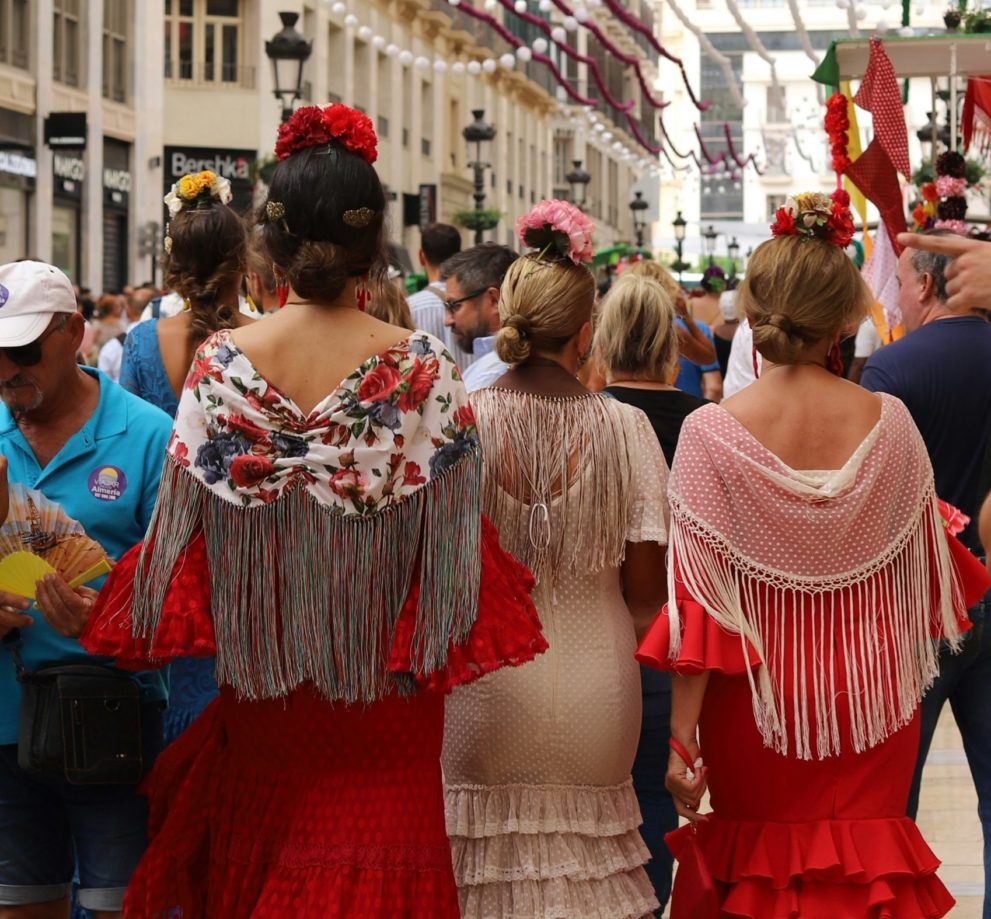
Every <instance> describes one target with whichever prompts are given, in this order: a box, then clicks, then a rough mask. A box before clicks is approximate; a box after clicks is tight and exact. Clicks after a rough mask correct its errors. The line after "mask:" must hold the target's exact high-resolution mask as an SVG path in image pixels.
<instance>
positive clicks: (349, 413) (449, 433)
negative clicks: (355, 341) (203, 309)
mask: <svg viewBox="0 0 991 919" xmlns="http://www.w3.org/2000/svg"><path fill="white" fill-rule="evenodd" d="M190 401H192V402H195V403H196V404H197V407H198V410H197V408H196V407H194V406H192V405H190V404H189V403H190ZM476 445H477V435H476V431H475V419H474V417H473V415H472V413H471V407H470V406H469V404H468V398H467V395H466V394H465V390H464V386H463V385H462V383H461V376H460V373H459V372H458V368H457V366H456V365H455V363H454V360H453V358H452V357H451V355H450V354H448V353H447V351H446V350H445V348H444V345H443V344H442V343H441V342H440V341H438V340H437V339H436V338H434V337H433V336H431V335H427V334H426V333H424V332H415V333H413V334H412V335H411V336H410V337H409V338H407V339H405V340H403V341H401V342H399V343H398V344H396V345H393V346H392V347H390V348H388V349H387V350H385V351H383V352H381V353H380V354H377V355H375V356H374V357H371V358H369V359H368V360H367V361H365V362H364V363H363V364H362V365H361V366H360V367H358V368H356V369H355V370H354V371H353V372H352V373H351V374H349V375H348V376H347V378H345V379H344V380H342V381H341V383H340V385H339V386H338V387H337V388H336V389H335V390H334V391H333V392H331V393H330V394H328V396H327V397H326V398H325V399H323V400H322V401H321V402H320V403H319V404H318V405H317V406H316V407H315V408H314V409H313V410H312V411H311V412H310V413H309V414H304V413H303V412H302V411H301V410H300V409H299V408H298V406H297V405H296V404H295V403H294V402H293V401H292V399H290V398H289V397H288V396H286V395H285V394H284V393H282V392H280V390H279V389H278V387H276V386H275V385H274V384H272V383H271V382H269V381H268V380H267V379H265V377H264V376H263V375H262V374H261V373H259V372H258V371H257V370H256V369H255V367H254V366H253V365H252V363H251V361H250V360H249V359H248V357H247V355H245V354H244V352H242V351H241V350H240V349H239V348H238V347H237V345H236V344H234V342H233V340H232V339H231V336H230V332H229V331H227V330H224V331H221V332H218V333H217V334H216V335H213V336H212V337H211V338H209V339H207V341H206V342H204V344H203V346H202V347H201V349H200V350H199V351H198V352H197V354H196V357H195V360H194V362H193V365H192V367H191V369H190V373H189V377H188V378H187V380H186V386H185V390H184V392H183V396H182V402H181V403H180V410H179V412H178V414H177V420H176V427H175V430H174V431H173V433H172V439H171V441H170V442H169V454H170V455H171V456H172V458H173V460H174V461H175V462H177V463H179V464H180V465H181V466H183V467H184V468H185V469H186V470H187V471H188V472H190V473H191V474H192V475H194V476H195V477H196V478H197V479H199V480H200V481H201V482H202V483H203V484H204V485H206V486H208V487H209V488H210V489H211V491H213V492H214V493H215V494H216V495H218V496H219V497H221V498H224V499H226V500H228V501H230V502H232V503H237V504H240V505H242V506H244V507H250V506H261V505H265V504H270V503H271V502H273V501H275V500H277V499H278V498H279V496H280V495H281V494H282V493H283V492H284V491H286V489H288V488H291V487H304V488H306V489H307V490H308V491H309V492H310V493H311V494H312V495H313V496H314V497H315V498H317V499H318V500H319V501H320V502H321V503H322V504H325V505H329V506H331V507H333V508H335V509H339V511H340V513H342V514H362V515H364V514H369V513H373V512H376V511H379V510H383V509H385V508H387V507H389V506H390V505H392V504H394V503H396V502H397V501H399V500H401V499H402V498H403V497H405V496H407V495H409V494H411V493H413V492H414V491H416V490H417V489H418V488H420V487H421V486H422V485H424V484H426V483H427V482H428V481H430V480H431V479H433V478H435V477H436V476H439V475H441V474H443V473H444V472H445V471H446V470H447V469H449V468H451V467H452V466H453V465H454V464H455V463H457V462H458V460H460V459H461V458H462V457H464V456H465V455H466V454H467V453H469V452H470V451H471V450H472V449H473V448H474V447H475V446H476Z"/></svg>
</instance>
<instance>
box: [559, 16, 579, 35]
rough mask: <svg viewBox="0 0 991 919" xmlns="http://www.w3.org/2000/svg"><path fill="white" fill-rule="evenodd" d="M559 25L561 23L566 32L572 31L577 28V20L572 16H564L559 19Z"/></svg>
mask: <svg viewBox="0 0 991 919" xmlns="http://www.w3.org/2000/svg"><path fill="white" fill-rule="evenodd" d="M561 25H563V26H564V28H565V29H566V30H567V31H568V32H574V31H575V30H576V29H577V28H578V20H577V19H575V17H574V16H565V17H564V19H563V20H562V21H561Z"/></svg>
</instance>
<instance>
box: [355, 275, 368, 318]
mask: <svg viewBox="0 0 991 919" xmlns="http://www.w3.org/2000/svg"><path fill="white" fill-rule="evenodd" d="M354 299H355V300H356V301H357V302H358V309H360V310H361V311H362V312H365V308H366V307H367V306H368V301H369V300H371V299H372V292H371V291H370V290H369V289H368V288H367V287H365V285H364V284H363V283H362V281H359V282H358V283H357V284H355V287H354Z"/></svg>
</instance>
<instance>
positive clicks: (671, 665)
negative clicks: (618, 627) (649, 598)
mask: <svg viewBox="0 0 991 919" xmlns="http://www.w3.org/2000/svg"><path fill="white" fill-rule="evenodd" d="M678 613H679V615H680V616H681V623H682V635H681V647H680V648H679V650H678V657H677V659H675V660H672V659H671V656H670V646H671V620H670V619H669V618H668V615H667V607H665V608H664V609H663V610H661V612H660V614H659V615H658V616H657V618H656V619H655V620H654V622H653V624H652V625H651V627H650V628H649V629H648V630H647V634H646V635H644V637H643V639H642V640H641V642H640V647H639V648H637V653H636V655H635V657H636V659H637V660H638V661H640V663H641V664H645V665H646V666H648V667H654V668H655V669H657V670H672V671H674V672H675V673H680V674H684V675H686V676H692V675H695V674H699V673H702V672H703V671H705V670H717V671H720V672H722V673H726V674H737V673H745V672H746V671H747V670H748V669H750V668H753V667H759V666H760V658H759V657H758V656H757V651H756V650H755V649H754V646H753V645H752V644H751V643H750V642H749V641H747V642H746V651H747V656H746V657H744V653H743V649H744V643H743V642H741V640H740V636H739V635H732V634H730V633H729V632H727V631H726V630H725V629H723V628H722V627H721V626H720V625H719V624H718V623H717V622H716V621H715V620H714V619H713V618H712V617H711V616H709V615H708V613H706V611H705V609H704V608H703V607H702V606H701V605H700V604H698V603H696V602H695V601H694V600H691V599H687V598H684V599H682V598H679V601H678Z"/></svg>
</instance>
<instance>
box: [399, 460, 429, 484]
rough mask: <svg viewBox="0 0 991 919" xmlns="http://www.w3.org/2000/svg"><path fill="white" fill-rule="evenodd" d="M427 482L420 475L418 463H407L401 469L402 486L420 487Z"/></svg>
mask: <svg viewBox="0 0 991 919" xmlns="http://www.w3.org/2000/svg"><path fill="white" fill-rule="evenodd" d="M426 481H427V480H426V479H425V478H424V477H423V476H422V475H420V464H419V463H407V464H406V465H405V466H404V467H403V485H422V484H423V483H424V482H426Z"/></svg>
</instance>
